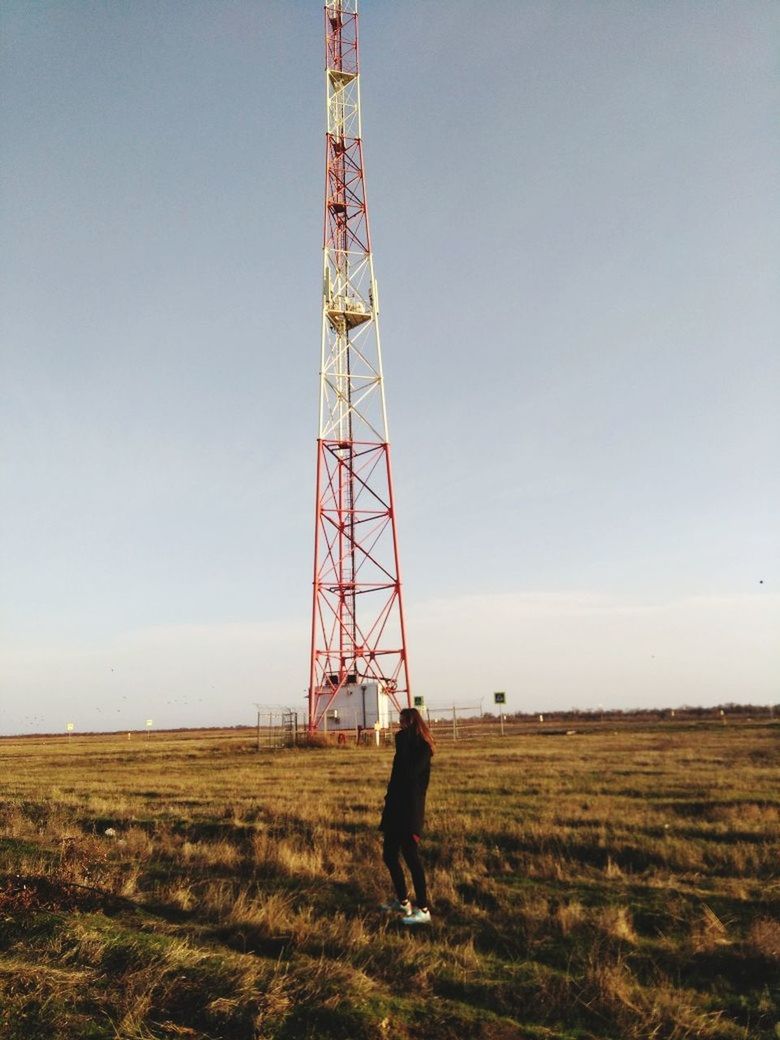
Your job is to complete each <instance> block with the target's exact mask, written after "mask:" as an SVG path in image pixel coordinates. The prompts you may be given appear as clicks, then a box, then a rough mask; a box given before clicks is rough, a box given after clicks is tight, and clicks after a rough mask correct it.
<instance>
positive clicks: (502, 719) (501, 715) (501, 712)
mask: <svg viewBox="0 0 780 1040" xmlns="http://www.w3.org/2000/svg"><path fill="white" fill-rule="evenodd" d="M499 716H500V718H501V736H502V737H503V735H504V713H503V711H500V712H499Z"/></svg>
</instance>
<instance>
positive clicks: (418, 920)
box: [401, 906, 431, 924]
mask: <svg viewBox="0 0 780 1040" xmlns="http://www.w3.org/2000/svg"><path fill="white" fill-rule="evenodd" d="M430 923H431V912H430V910H423V909H422V908H421V907H419V906H416V907H415V908H414V910H412V912H411V913H410V914H406V916H405V917H402V918H401V924H430Z"/></svg>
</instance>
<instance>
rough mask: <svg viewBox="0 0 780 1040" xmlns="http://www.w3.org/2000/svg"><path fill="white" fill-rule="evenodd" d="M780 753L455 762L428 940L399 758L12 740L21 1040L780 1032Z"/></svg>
mask: <svg viewBox="0 0 780 1040" xmlns="http://www.w3.org/2000/svg"><path fill="white" fill-rule="evenodd" d="M778 736H780V726H778V725H772V724H771V723H761V724H757V723H753V724H741V725H731V724H729V725H726V726H721V725H717V724H701V725H698V726H674V725H673V724H669V725H668V726H667V727H666V728H663V727H655V728H647V729H640V728H637V729H635V730H631V729H627V728H622V729H621V730H620V731H618V732H615V731H613V730H611V729H609V728H602V729H594V730H593V731H591V732H587V733H578V734H573V735H568V736H567V735H565V734H562V733H558V734H548V735H544V734H541V733H537V734H533V735H528V736H511V737H505V738H504V739H503V740H502V739H493V740H484V741H482V742H481V743H465V742H464V743H459V744H456V745H452V744H443V745H442V746H441V747H440V749H439V753H438V754H437V756H436V758H435V759H434V770H433V779H432V784H431V790H430V794H429V828H428V833H427V834H426V836H425V840H424V843H423V853H424V856H425V860H426V862H427V864H428V868H429V878H430V890H431V898H432V906H433V910H434V923H433V925H432V927H431V928H430V929H429V930H426V931H422V932H420V931H417V932H415V933H413V934H408V933H407V932H405V931H403V930H402V927H401V926H400V925H399V924H398V923H396V922H393V921H387V920H385V919H384V918H383V917H382V916H381V915H380V914H379V913H378V912H377V911H376V910H375V906H376V904H377V903H378V902H380V901H381V900H382V899H384V898H386V897H387V896H388V894H389V888H388V883H387V878H386V876H385V871H384V867H383V866H382V863H381V857H380V842H379V835H378V833H377V829H376V828H377V821H378V816H379V810H380V806H381V802H382V796H383V793H384V787H385V784H386V781H387V776H388V773H389V769H390V761H391V751H390V749H385V748H382V749H376V748H355V747H352V746H339V747H334V748H331V749H309V750H304V749H300V750H295V751H292V750H291V751H277V752H261V753H259V754H258V753H256V752H255V751H254V750H253V739H252V735H251V733H246V734H240V733H239V734H235V733H233V734H231V733H225V734H215V733H209V734H178V735H176V736H173V735H172V736H170V737H166V736H165V735H162V734H156V735H155V736H154V737H153V738H152V739H151V740H149V741H145V740H142V739H141V738H140V736H137V737H135V738H134V739H133V740H131V741H128V740H127V739H126V738H120V736H103V737H91V738H77V737H74V738H73V739H72V741H71V742H70V743H69V742H68V741H67V740H66V739H65V738H62V737H58V738H38V739H33V738H27V739H15V740H10V739H8V740H3V741H0V768H1V769H2V800H1V801H0V1037H2V1038H3V1040H44V1038H45V1040H65V1038H67V1040H77V1038H92V1040H98V1038H101V1040H102V1038H106V1040H109V1038H114V1040H116V1038H122V1040H131V1038H139V1040H140V1038H159V1040H163V1038H167V1040H172V1038H202V1040H206V1038H211V1040H260V1038H263V1040H272V1038H273V1040H293V1038H296V1040H299V1038H306V1037H311V1038H318V1040H319V1038H322V1040H327V1038H343V1040H363V1038H377V1040H382V1038H384V1040H392V1038H399V1040H400V1038H405V1040H411V1038H419V1040H423V1038H425V1040H428V1038H431V1040H447V1038H456V1037H457V1038H458V1040H471V1038H477V1040H515V1038H517V1040H520V1038H527V1040H541V1038H547V1040H553V1038H558V1040H563V1038H567V1040H574V1038H580V1040H586V1038H588V1040H639V1038H642V1040H647V1038H683V1037H696V1038H702V1040H715V1038H723V1040H726V1038H729V1040H731V1038H734V1040H736V1038H745V1040H747V1038H751V1040H752V1038H755V1040H763V1038H766V1040H770V1038H771V1040H777V1038H778V1037H780V1025H778V1024H777V1023H778V1017H779V1016H778V976H779V975H780V922H778V916H777V906H778V874H779V873H780V870H779V866H780V861H779V859H778V848H777V836H778V820H779V819H780V784H779V783H778V780H779V779H780V770H779V769H778V765H779V762H778Z"/></svg>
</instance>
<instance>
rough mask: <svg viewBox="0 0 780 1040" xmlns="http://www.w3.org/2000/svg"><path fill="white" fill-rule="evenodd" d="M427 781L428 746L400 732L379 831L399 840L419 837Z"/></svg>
mask: <svg viewBox="0 0 780 1040" xmlns="http://www.w3.org/2000/svg"><path fill="white" fill-rule="evenodd" d="M430 777H431V749H430V745H429V744H428V743H427V741H425V740H423V738H422V737H421V736H420V735H419V734H418V733H416V732H415V731H414V730H413V729H400V730H399V731H398V732H397V733H396V735H395V758H394V759H393V769H392V772H391V773H390V782H389V783H388V785H387V794H386V795H385V807H384V811H383V812H382V821H381V823H380V824H379V829H380V830H382V831H385V833H388V832H389V833H392V834H397V835H399V836H401V837H405V836H407V835H409V834H422V829H423V825H424V823H425V794H426V792H427V790H428V781H429V780H430Z"/></svg>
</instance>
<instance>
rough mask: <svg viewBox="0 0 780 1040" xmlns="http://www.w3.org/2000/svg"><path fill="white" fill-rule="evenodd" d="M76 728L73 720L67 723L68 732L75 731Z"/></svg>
mask: <svg viewBox="0 0 780 1040" xmlns="http://www.w3.org/2000/svg"><path fill="white" fill-rule="evenodd" d="M75 728H76V727H75V726H74V725H73V723H72V722H69V723H68V724H67V726H66V727H65V729H66V730H67V731H68V733H72V732H73V730H74V729H75Z"/></svg>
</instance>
